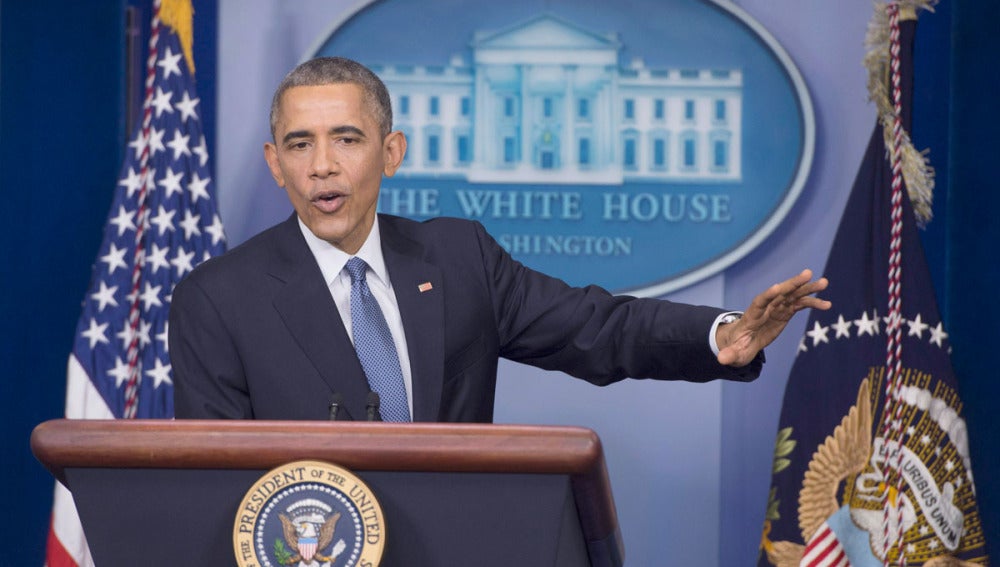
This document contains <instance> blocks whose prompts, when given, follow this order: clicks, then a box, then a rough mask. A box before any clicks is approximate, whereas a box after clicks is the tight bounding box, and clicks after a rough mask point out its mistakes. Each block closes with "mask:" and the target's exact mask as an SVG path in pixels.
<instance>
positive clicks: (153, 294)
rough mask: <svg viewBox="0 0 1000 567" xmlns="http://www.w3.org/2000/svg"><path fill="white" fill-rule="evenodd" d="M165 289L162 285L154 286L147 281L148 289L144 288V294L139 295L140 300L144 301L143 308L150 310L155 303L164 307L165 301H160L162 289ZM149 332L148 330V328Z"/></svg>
mask: <svg viewBox="0 0 1000 567" xmlns="http://www.w3.org/2000/svg"><path fill="white" fill-rule="evenodd" d="M161 289H163V286H162V285H158V286H152V285H150V283H149V282H146V289H144V290H143V292H142V295H140V296H139V301H142V303H143V308H144V309H145V310H146V311H149V308H150V307H153V306H154V305H155V306H156V307H162V306H163V302H162V301H160V290H161ZM147 333H148V330H147Z"/></svg>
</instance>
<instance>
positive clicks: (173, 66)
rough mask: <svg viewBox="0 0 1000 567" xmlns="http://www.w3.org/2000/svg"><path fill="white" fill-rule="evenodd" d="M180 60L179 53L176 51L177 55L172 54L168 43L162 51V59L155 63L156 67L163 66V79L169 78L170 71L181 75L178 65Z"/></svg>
mask: <svg viewBox="0 0 1000 567" xmlns="http://www.w3.org/2000/svg"><path fill="white" fill-rule="evenodd" d="M180 60H181V54H180V53H178V54H177V55H174V54H173V52H172V51H170V46H169V45H168V46H167V48H166V49H165V50H164V51H163V59H161V60H160V61H159V62H158V63H157V64H156V65H157V66H158V67H162V68H163V78H164V79H166V78H169V77H170V74H171V73H177V76H178V77H179V76H180V75H181V68H180V66H179V65H178V64H179V63H180Z"/></svg>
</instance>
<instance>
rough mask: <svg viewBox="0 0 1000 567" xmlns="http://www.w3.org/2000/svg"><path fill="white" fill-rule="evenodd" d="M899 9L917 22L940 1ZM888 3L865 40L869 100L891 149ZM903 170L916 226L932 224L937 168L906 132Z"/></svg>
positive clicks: (908, 0) (903, 4)
mask: <svg viewBox="0 0 1000 567" xmlns="http://www.w3.org/2000/svg"><path fill="white" fill-rule="evenodd" d="M894 1H895V3H896V4H898V5H899V14H900V19H902V20H915V19H917V12H918V11H919V10H927V11H930V12H933V11H934V5H935V4H937V0H894ZM887 4H888V2H883V1H880V0H875V2H874V5H875V14H874V15H873V16H872V19H871V21H870V22H869V23H868V33H867V34H866V36H865V46H866V47H867V52H866V53H865V59H864V64H865V68H866V69H868V96H869V98H870V99H871V100H872V101H874V102H875V106H876V107H877V108H878V115H879V120H881V122H882V133H883V134H884V136H885V147H886V148H891V147H892V142H893V139H892V138H893V136H892V129H893V121H894V119H895V113H894V110H893V105H892V97H891V94H892V93H891V92H890V91H889V89H890V87H889V71H890V69H889V16H888V15H887V12H886V9H885V7H886V5H887ZM902 134H903V136H902V137H903V142H902V144H903V147H902V162H903V163H902V166H903V181H904V182H905V183H906V189H907V193H908V194H909V196H910V201H911V202H912V203H913V212H914V214H915V215H916V217H917V224H918V225H919V226H921V227H924V226H926V225H927V223H928V222H930V220H931V217H932V216H933V212H932V210H931V204H932V203H933V201H934V168H933V167H931V164H930V160H929V159H928V158H927V153H928V151H929V150H924V151H919V150H917V149H916V148H915V147H913V142H912V140H911V139H910V134H909V132H906V131H905V130H904V131H903V133H902Z"/></svg>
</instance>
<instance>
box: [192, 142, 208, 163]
mask: <svg viewBox="0 0 1000 567" xmlns="http://www.w3.org/2000/svg"><path fill="white" fill-rule="evenodd" d="M191 151H192V152H194V153H195V154H197V155H198V163H199V164H200V165H201V166H202V167H205V164H206V163H207V162H208V145H207V144H206V143H205V136H202V137H201V141H200V142H198V145H197V146H195V147H194V149H192V150H191Z"/></svg>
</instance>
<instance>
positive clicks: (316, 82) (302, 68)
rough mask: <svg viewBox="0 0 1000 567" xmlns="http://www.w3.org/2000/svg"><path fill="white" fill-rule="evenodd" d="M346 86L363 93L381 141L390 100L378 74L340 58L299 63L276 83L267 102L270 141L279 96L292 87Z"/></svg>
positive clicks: (387, 127) (388, 121) (389, 114)
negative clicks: (349, 85) (269, 118)
mask: <svg viewBox="0 0 1000 567" xmlns="http://www.w3.org/2000/svg"><path fill="white" fill-rule="evenodd" d="M343 83H349V84H354V85H358V86H359V87H361V89H362V90H363V91H364V96H365V103H366V104H367V105H368V108H369V110H370V111H371V113H372V114H373V115H374V116H375V120H376V121H377V122H378V128H379V133H380V134H381V136H382V138H383V139H384V138H385V137H386V136H387V135H388V134H389V132H390V131H391V130H392V99H390V98H389V90H388V89H386V88H385V83H383V82H382V79H379V78H378V75H376V74H375V73H373V72H372V71H371V70H370V69H369V68H367V67H365V66H364V65H362V64H361V63H358V62H357V61H352V60H350V59H345V58H343V57H317V58H316V59H310V60H309V61H306V62H305V63H301V64H300V65H299V66H298V67H296V68H294V69H292V71H291V72H290V73H288V74H287V75H285V78H284V79H282V80H281V83H280V84H278V88H277V90H275V91H274V98H272V99H271V138H272V139H273V138H274V136H275V130H276V126H277V121H278V113H279V112H280V111H281V97H282V96H284V94H285V91H287V90H288V89H290V88H293V87H317V86H322V85H337V84H343Z"/></svg>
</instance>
